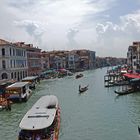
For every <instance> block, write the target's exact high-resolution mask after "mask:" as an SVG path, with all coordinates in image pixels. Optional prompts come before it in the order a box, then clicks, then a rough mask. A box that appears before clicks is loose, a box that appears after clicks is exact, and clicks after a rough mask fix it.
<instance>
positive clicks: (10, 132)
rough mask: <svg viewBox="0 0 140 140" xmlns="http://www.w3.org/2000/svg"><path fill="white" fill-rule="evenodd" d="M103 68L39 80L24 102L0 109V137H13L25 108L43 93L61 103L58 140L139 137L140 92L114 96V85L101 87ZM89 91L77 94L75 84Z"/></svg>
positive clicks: (7, 139)
mask: <svg viewBox="0 0 140 140" xmlns="http://www.w3.org/2000/svg"><path fill="white" fill-rule="evenodd" d="M105 72H106V68H104V69H97V70H92V71H86V72H84V77H83V78H81V79H77V80H76V79H75V78H74V76H72V77H66V78H64V79H55V80H48V81H41V84H40V85H38V87H37V89H36V90H35V91H34V92H33V95H32V96H31V98H30V99H29V100H28V102H27V103H22V104H14V105H13V106H12V111H11V112H7V111H1V112H0V140H16V139H17V135H18V131H19V128H18V125H19V122H20V120H21V118H22V117H23V116H24V114H25V113H26V112H27V111H28V109H29V108H31V107H32V105H33V104H34V103H35V102H36V101H37V100H38V99H39V97H40V96H42V95H46V94H54V95H56V96H57V97H58V99H59V103H60V106H61V129H60V138H59V139H60V140H139V139H140V137H139V135H138V131H137V126H138V125H140V93H137V94H130V95H126V96H120V97H117V96H116V95H115V93H114V90H115V88H113V87H112V88H109V89H108V88H104V82H103V78H104V75H105ZM79 84H81V85H87V84H89V90H88V91H86V92H85V93H84V94H81V95H79V94H78V86H79Z"/></svg>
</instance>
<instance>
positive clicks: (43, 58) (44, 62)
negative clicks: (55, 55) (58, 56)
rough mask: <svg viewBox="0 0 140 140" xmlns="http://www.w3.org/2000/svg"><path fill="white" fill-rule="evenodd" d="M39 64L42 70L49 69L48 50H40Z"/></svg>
mask: <svg viewBox="0 0 140 140" xmlns="http://www.w3.org/2000/svg"><path fill="white" fill-rule="evenodd" d="M41 65H42V71H46V70H49V69H50V54H49V52H46V51H43V52H41Z"/></svg>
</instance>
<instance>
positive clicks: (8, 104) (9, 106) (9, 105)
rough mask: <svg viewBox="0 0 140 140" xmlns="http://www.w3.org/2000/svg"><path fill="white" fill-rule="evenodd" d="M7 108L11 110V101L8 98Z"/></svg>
mask: <svg viewBox="0 0 140 140" xmlns="http://www.w3.org/2000/svg"><path fill="white" fill-rule="evenodd" d="M6 110H9V111H11V102H10V100H9V99H7V100H6Z"/></svg>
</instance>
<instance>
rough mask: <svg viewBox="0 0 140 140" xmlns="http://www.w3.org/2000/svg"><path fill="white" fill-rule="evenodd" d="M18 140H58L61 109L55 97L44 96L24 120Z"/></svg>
mask: <svg viewBox="0 0 140 140" xmlns="http://www.w3.org/2000/svg"><path fill="white" fill-rule="evenodd" d="M19 127H20V129H21V130H20V132H19V136H18V140H36V139H37V138H38V139H40V140H58V138H59V129H60V107H59V104H58V99H57V97H56V96H54V95H46V96H42V97H41V98H40V99H39V100H38V101H37V102H36V103H35V104H34V105H33V106H32V108H31V109H30V110H29V111H28V112H27V113H26V114H25V116H24V117H23V118H22V120H21V122H20V124H19Z"/></svg>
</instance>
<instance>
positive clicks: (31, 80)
mask: <svg viewBox="0 0 140 140" xmlns="http://www.w3.org/2000/svg"><path fill="white" fill-rule="evenodd" d="M22 82H29V88H30V89H35V87H36V84H37V83H38V82H39V77H38V76H28V77H25V78H23V79H22Z"/></svg>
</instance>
